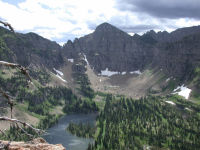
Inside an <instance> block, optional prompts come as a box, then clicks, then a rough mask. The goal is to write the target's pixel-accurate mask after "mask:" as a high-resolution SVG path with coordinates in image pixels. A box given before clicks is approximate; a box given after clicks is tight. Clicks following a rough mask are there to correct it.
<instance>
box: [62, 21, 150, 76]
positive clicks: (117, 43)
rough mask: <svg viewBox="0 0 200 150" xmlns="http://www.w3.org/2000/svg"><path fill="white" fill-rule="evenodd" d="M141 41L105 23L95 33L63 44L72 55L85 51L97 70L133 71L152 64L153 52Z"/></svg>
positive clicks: (64, 48)
mask: <svg viewBox="0 0 200 150" xmlns="http://www.w3.org/2000/svg"><path fill="white" fill-rule="evenodd" d="M150 48H151V46H149V47H148V46H146V44H145V43H142V41H139V40H135V39H133V38H132V37H131V36H130V35H128V34H127V33H125V32H123V31H121V30H119V29H117V28H116V27H114V26H112V25H110V24H108V23H103V24H101V25H100V26H98V27H97V28H96V30H95V31H94V33H92V34H89V35H87V36H84V37H82V38H79V39H76V40H75V41H74V42H73V43H72V42H67V44H66V45H65V46H64V47H63V51H64V52H68V53H69V54H70V57H73V56H75V55H76V53H84V54H85V55H86V56H87V59H88V61H89V63H90V65H91V67H92V68H94V69H95V70H96V71H97V72H100V71H101V70H105V69H106V68H109V70H112V71H119V72H123V71H133V70H137V69H140V68H143V67H144V66H145V64H147V63H150V61H151V59H150V58H151V57H152V54H151V53H150V51H149V49H150Z"/></svg>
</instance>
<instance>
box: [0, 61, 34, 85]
mask: <svg viewBox="0 0 200 150" xmlns="http://www.w3.org/2000/svg"><path fill="white" fill-rule="evenodd" d="M0 65H4V66H7V67H11V68H18V69H19V70H20V71H21V73H22V74H24V75H25V76H26V78H27V80H28V82H32V80H31V77H30V75H29V73H28V72H27V69H26V68H25V67H23V66H21V65H19V64H15V63H9V62H6V61H0Z"/></svg>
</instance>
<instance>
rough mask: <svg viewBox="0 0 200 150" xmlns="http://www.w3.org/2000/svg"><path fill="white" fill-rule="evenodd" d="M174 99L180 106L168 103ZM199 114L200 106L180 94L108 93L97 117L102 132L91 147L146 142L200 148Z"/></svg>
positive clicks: (113, 149)
mask: <svg viewBox="0 0 200 150" xmlns="http://www.w3.org/2000/svg"><path fill="white" fill-rule="evenodd" d="M172 99H173V100H174V101H175V102H176V106H174V105H171V104H168V103H166V102H165V100H172ZM185 108H190V109H191V110H192V111H189V110H186V109H185ZM199 114H200V106H199V105H195V104H192V103H191V102H189V101H184V100H183V99H180V97H176V96H173V97H172V98H171V97H168V98H165V97H147V98H142V99H140V100H132V99H128V98H127V99H126V98H121V99H120V100H117V99H115V98H114V97H112V96H111V95H108V96H107V101H106V105H105V108H104V111H103V112H101V113H100V115H99V117H98V118H97V122H98V124H97V128H99V132H98V135H97V137H96V139H95V143H94V144H93V145H90V146H89V147H88V150H104V149H109V150H124V149H133V150H135V149H143V147H144V146H145V145H146V146H148V145H149V146H151V147H152V148H154V149H171V150H177V149H181V150H195V149H199V147H200V136H199V135H200V115H199Z"/></svg>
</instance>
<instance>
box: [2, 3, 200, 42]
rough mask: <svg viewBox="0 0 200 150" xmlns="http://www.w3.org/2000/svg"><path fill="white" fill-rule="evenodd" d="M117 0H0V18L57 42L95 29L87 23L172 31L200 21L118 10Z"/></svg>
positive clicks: (18, 28) (20, 29) (17, 28)
mask: <svg viewBox="0 0 200 150" xmlns="http://www.w3.org/2000/svg"><path fill="white" fill-rule="evenodd" d="M116 2H117V1H116V0H56V1H55V0H25V1H24V2H19V3H18V4H16V3H15V5H14V4H13V5H12V4H11V3H6V2H4V1H2V0H0V18H1V19H4V20H6V21H8V22H9V23H11V24H12V26H13V27H14V28H15V30H16V31H19V32H36V33H38V34H40V35H41V36H43V37H45V38H48V39H51V40H56V41H57V42H59V43H63V42H66V41H67V40H68V39H73V38H75V37H80V36H83V35H86V34H89V33H91V32H93V30H94V29H92V28H90V25H93V26H94V27H95V26H96V25H98V24H100V23H103V22H109V23H111V24H114V25H116V26H118V27H121V26H139V25H144V24H146V25H153V26H156V27H157V28H154V29H155V30H156V31H158V30H168V31H172V30H174V29H175V28H177V27H183V26H192V25H197V24H200V22H199V21H196V20H191V19H173V20H170V19H164V20H161V19H158V18H155V17H152V16H150V15H148V14H142V13H141V12H140V13H139V12H131V11H121V10H119V9H118V8H117V7H116ZM13 3H14V2H13ZM172 25H173V26H172ZM145 31H146V30H144V31H143V32H145ZM130 32H131V31H130ZM143 32H142V33H143Z"/></svg>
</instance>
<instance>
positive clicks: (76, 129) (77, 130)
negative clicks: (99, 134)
mask: <svg viewBox="0 0 200 150" xmlns="http://www.w3.org/2000/svg"><path fill="white" fill-rule="evenodd" d="M67 131H69V132H70V133H71V134H74V135H76V136H78V137H84V138H93V137H94V134H95V131H96V127H94V126H92V125H91V124H89V123H87V124H83V123H79V124H76V123H70V124H69V126H68V127H67Z"/></svg>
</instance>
